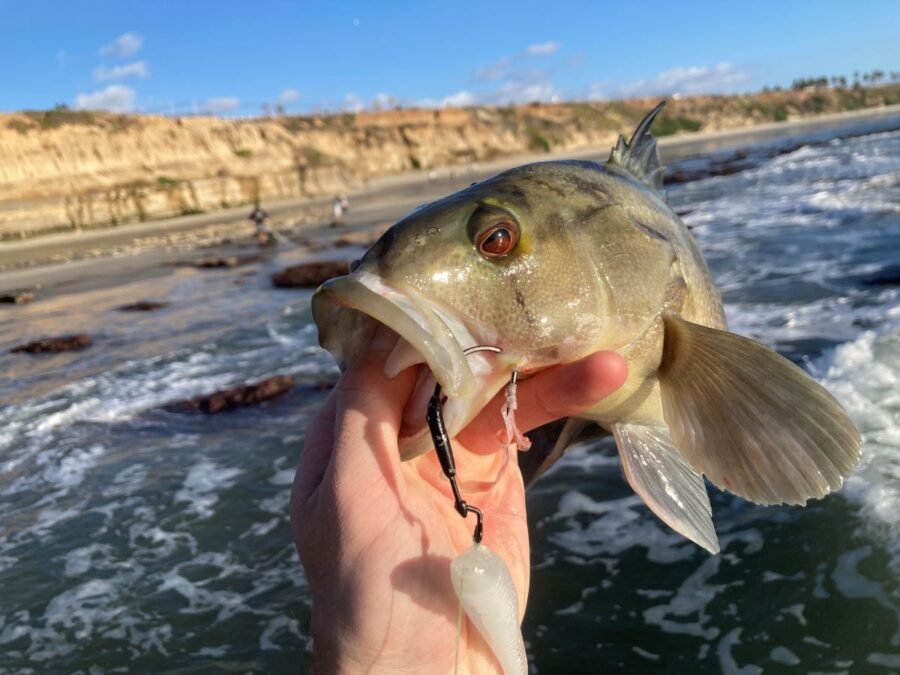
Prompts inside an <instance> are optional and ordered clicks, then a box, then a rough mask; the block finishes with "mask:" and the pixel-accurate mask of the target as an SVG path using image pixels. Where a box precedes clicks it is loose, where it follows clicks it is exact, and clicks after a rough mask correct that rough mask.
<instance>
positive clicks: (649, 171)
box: [607, 101, 666, 192]
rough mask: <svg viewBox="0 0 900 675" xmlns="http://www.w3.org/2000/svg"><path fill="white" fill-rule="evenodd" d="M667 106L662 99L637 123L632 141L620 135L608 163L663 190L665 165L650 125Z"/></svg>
mask: <svg viewBox="0 0 900 675" xmlns="http://www.w3.org/2000/svg"><path fill="white" fill-rule="evenodd" d="M665 107H666V102H665V101H661V102H660V103H659V105H657V106H656V107H655V108H654V109H653V110H651V111H650V112H649V113H647V116H646V117H644V119H642V120H641V123H640V124H638V125H637V129H635V130H634V133H633V134H632V135H631V141H630V142H626V141H625V137H624V136H619V142H618V143H616V147H614V148H613V149H612V152H611V153H610V154H609V160H608V161H607V164H615V165H616V166H619V167H621V168H622V169H624V170H625V171H627V172H628V173H630V174H631V175H632V176H634V177H635V178H637V179H638V180H639V181H641V182H642V183H643V184H644V185H647V186H648V187H651V188H653V189H654V190H656V191H657V192H662V186H663V165H662V162H661V161H660V160H659V152H658V150H657V149H656V139H655V138H653V134H651V133H650V127H652V126H653V121H654V120H655V119H656V116H657V115H659V113H661V112H662V109H663V108H665Z"/></svg>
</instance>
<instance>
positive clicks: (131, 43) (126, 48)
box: [100, 33, 144, 58]
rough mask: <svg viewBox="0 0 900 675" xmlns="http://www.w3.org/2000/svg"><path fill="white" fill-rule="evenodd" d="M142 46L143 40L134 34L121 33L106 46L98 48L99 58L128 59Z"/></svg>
mask: <svg viewBox="0 0 900 675" xmlns="http://www.w3.org/2000/svg"><path fill="white" fill-rule="evenodd" d="M143 46H144V38H143V37H141V36H140V35H137V34H136V33H123V34H122V35H120V36H119V37H117V38H116V39H115V40H113V41H112V42H111V43H109V44H108V45H104V46H102V47H101V48H100V54H101V56H117V57H119V58H128V57H129V56H134V55H135V54H137V53H138V52H139V51H141V47H143Z"/></svg>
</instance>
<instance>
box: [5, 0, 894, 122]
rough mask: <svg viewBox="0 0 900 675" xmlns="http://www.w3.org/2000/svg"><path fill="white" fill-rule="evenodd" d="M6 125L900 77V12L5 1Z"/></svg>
mask: <svg viewBox="0 0 900 675" xmlns="http://www.w3.org/2000/svg"><path fill="white" fill-rule="evenodd" d="M0 11H2V17H3V18H2V22H0V111H11V110H20V109H42V108H48V107H52V106H53V105H55V104H57V103H65V104H67V105H69V106H72V107H88V108H95V107H106V108H112V109H115V110H122V111H139V112H165V113H169V112H177V113H188V112H192V111H196V112H202V111H212V112H218V113H221V114H243V115H253V114H258V113H260V112H261V111H262V107H263V105H264V104H265V103H268V104H270V105H273V106H274V105H275V104H276V103H278V102H279V101H280V102H281V103H282V104H283V105H284V107H285V108H286V109H287V110H288V111H289V112H298V113H305V112H310V111H316V110H352V109H357V108H360V107H371V106H372V105H373V103H378V104H381V105H384V104H394V103H400V104H403V105H408V106H411V105H430V106H439V105H446V104H452V103H456V104H471V103H478V102H484V103H509V102H527V101H530V100H553V99H562V100H571V99H586V98H617V97H621V96H623V95H667V94H673V93H681V94H690V93H698V92H713V93H717V92H722V93H727V92H738V91H754V90H758V89H761V88H762V87H763V86H764V85H776V84H777V85H782V86H784V85H789V84H790V82H791V81H792V80H793V79H794V78H796V77H801V76H813V75H841V74H843V75H847V76H850V75H852V73H853V71H861V72H865V71H869V70H872V69H875V68H880V69H882V70H886V71H891V70H900V39H898V37H897V36H898V35H900V2H897V1H894V0H890V1H887V0H886V1H883V2H876V1H859V0H858V1H857V2H852V3H851V2H846V1H844V2H837V1H834V2H832V1H828V0H819V1H800V0H795V1H790V0H779V1H777V2H771V1H769V0H757V1H754V2H745V3H738V2H734V1H732V2H687V1H682V2H672V1H671V0H669V1H668V2H655V1H644V2H634V3H626V2H621V1H620V2H615V3H613V2H590V3H588V2H584V3H578V2H568V1H567V0H541V1H540V2H533V1H531V0H519V1H518V2H499V1H498V2H489V1H488V0H482V1H481V2H447V1H446V0H445V1H443V2H431V1H425V2H417V3H392V4H389V3H378V2H373V1H370V2H335V1H331V2H318V3H314V2H274V1H269V0H256V1H254V2H247V1H246V0H244V1H241V2H232V1H230V0H222V1H219V2H215V3H212V2H199V1H196V0H180V1H179V2H174V1H170V0H153V1H151V2H145V1H144V2H130V1H126V0H119V1H116V2H101V1H99V0H97V1H86V0H58V1H57V2H48V1H45V0H29V1H28V2H21V1H16V2H13V1H11V0H0Z"/></svg>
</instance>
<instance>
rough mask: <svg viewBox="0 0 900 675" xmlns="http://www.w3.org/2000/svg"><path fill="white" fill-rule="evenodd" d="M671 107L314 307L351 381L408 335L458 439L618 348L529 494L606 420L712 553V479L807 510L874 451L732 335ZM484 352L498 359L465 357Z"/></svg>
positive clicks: (406, 238)
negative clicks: (504, 394)
mask: <svg viewBox="0 0 900 675" xmlns="http://www.w3.org/2000/svg"><path fill="white" fill-rule="evenodd" d="M664 104H665V103H664V102H663V103H660V104H659V105H658V106H657V107H656V108H654V109H653V110H652V111H651V112H650V113H649V114H648V115H647V116H646V117H645V118H644V119H643V120H642V121H641V122H640V124H639V125H638V126H637V128H636V129H635V131H634V133H633V134H632V136H631V138H630V140H626V138H625V137H624V136H620V137H619V139H618V142H617V143H616V145H615V146H614V147H613V149H612V151H611V153H610V155H609V158H608V160H607V161H606V162H602V163H601V162H591V161H546V162H538V163H533V164H526V165H524V166H520V167H516V168H513V169H510V170H507V171H504V172H502V173H500V174H498V175H496V176H494V177H492V178H489V179H486V180H483V181H481V182H477V183H473V184H472V185H471V186H469V187H467V188H465V189H463V190H460V191H459V192H456V193H455V194H451V195H449V196H447V197H445V198H443V199H440V200H438V201H435V202H433V203H431V204H428V205H425V206H423V207H421V208H419V209H417V210H415V211H414V212H412V213H411V214H410V215H408V216H407V217H405V218H403V219H402V220H400V221H399V222H397V223H396V224H395V225H393V226H392V227H391V228H389V229H388V230H387V231H386V232H385V233H384V234H383V236H381V237H380V238H379V239H378V240H377V241H376V242H375V243H374V244H373V245H372V246H371V248H370V249H369V250H368V251H367V252H366V253H365V254H364V255H363V256H362V257H361V258H360V259H359V260H357V261H355V262H354V263H353V264H351V266H350V272H349V273H348V274H346V275H344V276H341V277H337V278H334V279H332V280H330V281H328V282H326V283H325V284H323V285H322V286H321V287H320V288H319V289H318V290H317V291H316V293H315V294H314V297H313V300H312V312H313V317H314V320H315V323H316V325H317V327H318V331H319V341H320V344H321V345H322V346H323V347H324V348H325V349H327V350H328V351H329V352H330V353H331V354H332V355H333V356H334V357H335V359H336V360H337V362H338V363H339V365H341V367H346V366H347V365H348V364H350V363H353V362H355V361H356V360H358V359H361V358H365V357H366V352H367V349H368V345H369V342H370V341H371V338H372V335H373V332H374V330H375V327H377V326H378V324H385V325H387V326H388V327H389V328H391V329H393V330H394V331H395V332H396V333H398V334H399V335H400V337H401V338H402V339H401V340H400V341H399V342H398V344H397V346H396V347H395V348H394V350H393V351H392V352H391V354H390V355H389V357H388V359H387V362H386V364H385V371H386V373H387V374H388V375H389V376H394V375H396V374H397V373H399V372H400V371H402V370H403V369H405V368H407V367H411V366H417V367H419V368H420V372H419V378H418V386H417V389H416V393H414V395H413V403H411V404H410V405H411V406H413V407H415V406H416V405H418V406H420V407H421V408H422V410H424V403H423V401H424V400H425V399H426V398H427V396H428V395H429V394H430V388H433V386H434V383H435V382H437V383H439V384H440V386H441V387H442V389H443V392H444V393H445V394H446V395H447V401H446V404H445V407H444V416H445V421H446V425H447V430H448V432H449V434H450V436H453V435H455V434H456V433H458V432H459V431H460V430H462V429H463V428H465V426H466V425H467V424H468V423H469V422H470V421H471V420H472V419H474V417H475V416H476V415H477V414H478V413H479V412H480V411H481V410H482V409H483V408H484V407H485V405H486V404H487V403H488V402H489V401H490V400H491V399H492V398H493V397H494V396H495V395H496V394H497V393H498V392H499V391H500V390H501V389H502V388H503V387H504V386H506V384H507V383H508V382H509V381H510V378H511V375H512V374H513V373H514V372H517V373H518V374H519V377H520V378H524V377H527V376H528V375H529V374H530V373H535V372H538V371H540V370H542V369H545V368H548V367H551V366H555V365H558V364H565V363H570V362H573V361H576V360H579V359H581V358H583V357H585V356H587V355H589V354H592V353H594V352H597V351H599V350H612V351H615V352H617V353H619V354H620V355H621V356H622V357H623V358H624V359H625V361H626V362H627V365H628V377H627V379H626V381H625V383H624V385H623V386H622V387H621V388H620V389H619V390H617V391H616V392H615V393H614V394H612V395H611V396H609V397H607V398H605V399H603V400H601V401H597V402H596V403H595V404H594V405H592V406H591V407H590V408H588V409H587V410H585V411H584V412H583V413H581V414H580V415H579V416H578V417H577V418H572V419H569V420H567V421H566V422H565V424H564V425H562V430H561V431H560V433H559V434H558V437H557V440H556V441H555V442H554V443H553V444H552V447H550V449H549V450H547V449H546V448H545V454H546V456H545V457H543V458H542V459H541V461H539V462H537V463H536V468H535V469H534V471H533V472H532V474H531V475H530V476H528V477H526V480H527V481H532V480H533V479H534V478H535V477H536V476H539V475H541V474H542V473H543V472H545V471H546V470H547V469H548V468H549V467H550V466H552V464H553V463H554V462H555V461H557V460H558V459H559V457H560V456H561V455H562V453H563V452H564V450H565V448H566V447H567V446H568V445H569V444H570V443H571V442H572V440H573V439H574V438H575V437H576V435H577V433H578V431H579V430H580V429H582V428H583V427H584V426H585V425H597V426H599V427H600V428H601V429H603V430H605V431H606V432H608V433H610V434H612V436H613V437H614V438H615V443H616V446H617V448H618V452H619V456H620V459H621V466H622V470H623V473H624V476H625V478H626V480H627V481H628V483H629V484H630V486H631V487H632V488H633V489H634V491H635V492H637V493H638V494H639V495H640V496H641V498H642V499H643V501H644V502H645V503H646V505H647V506H648V507H649V508H650V510H651V511H653V513H655V514H656V516H658V517H659V518H660V519H661V520H662V521H663V522H665V523H666V524H667V525H668V526H669V527H671V528H672V529H674V530H675V531H676V532H678V533H680V534H682V535H684V536H685V537H687V538H689V539H690V540H692V541H694V542H695V543H697V544H698V545H699V546H701V547H703V548H705V549H706V550H708V551H710V552H711V553H716V552H718V550H719V545H718V539H717V536H716V533H715V528H714V526H713V522H712V509H711V506H710V501H709V495H708V492H707V487H706V480H708V481H710V482H711V483H712V484H714V485H716V486H717V487H719V488H720V489H723V490H726V491H728V492H730V493H732V494H735V495H738V496H739V497H742V498H744V499H747V500H749V501H752V502H755V503H758V504H794V505H802V504H805V503H806V502H807V501H808V500H810V499H817V498H821V497H824V496H825V495H826V494H828V493H830V492H832V491H834V490H837V489H838V488H839V487H840V486H841V485H842V483H843V481H844V480H845V479H846V478H847V477H848V476H849V475H850V474H851V473H852V471H853V469H854V468H855V467H856V465H857V464H858V462H859V459H860V453H861V439H860V435H859V433H858V431H857V430H856V428H855V427H854V425H853V423H852V421H851V420H850V419H849V417H848V416H847V414H846V412H845V411H844V409H843V408H842V407H841V405H840V404H839V403H838V402H837V401H836V400H835V398H834V397H833V396H832V395H831V394H830V393H828V391H826V390H825V389H824V388H823V387H822V386H821V385H820V384H818V383H817V382H816V381H815V380H813V379H812V378H811V377H810V376H809V375H808V374H807V373H806V372H805V371H803V370H802V369H801V368H799V367H798V366H796V365H794V364H793V363H791V362H790V361H789V360H787V359H785V358H784V357H782V356H780V355H779V354H777V353H776V352H774V351H773V350H771V349H769V348H767V347H765V346H764V345H762V344H760V343H758V342H756V341H754V340H751V339H749V338H746V337H743V336H740V335H737V334H735V333H732V332H730V331H728V328H727V323H726V317H725V312H724V310H723V304H722V299H721V295H720V292H719V290H718V289H717V288H716V286H715V284H714V282H713V279H712V277H711V275H710V271H709V268H708V267H707V264H706V262H705V260H704V258H703V255H702V253H701V251H700V248H699V247H698V245H697V242H696V241H695V240H694V237H693V235H692V233H691V232H690V231H689V229H688V228H687V227H686V226H685V224H684V223H683V222H682V221H681V219H680V218H679V217H678V216H677V215H676V213H675V212H674V211H673V210H672V208H671V207H670V206H669V205H668V203H667V202H666V197H665V193H664V190H663V171H664V167H663V164H662V162H661V161H660V157H659V151H658V147H657V143H656V140H655V138H654V137H653V134H652V131H651V127H652V125H653V122H654V120H655V119H656V117H657V115H659V113H660V112H661V111H662V109H663V106H664ZM474 345H493V346H496V347H499V348H500V349H501V350H502V352H501V353H500V354H490V353H478V354H473V355H471V356H466V355H465V354H464V350H466V349H467V348H469V347H472V346H474ZM422 418H423V419H424V412H423V414H422ZM405 426H407V427H408V428H407V429H405V431H404V433H403V435H402V437H401V438H400V454H401V458H402V459H403V460H412V459H413V458H415V457H418V456H419V455H421V454H423V453H425V452H428V451H429V450H431V449H432V447H433V443H432V440H431V437H430V435H429V434H428V431H427V429H426V428H425V425H424V422H423V423H422V424H421V425H419V426H416V425H415V424H410V425H405Z"/></svg>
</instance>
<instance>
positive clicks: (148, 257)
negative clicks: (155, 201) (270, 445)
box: [0, 106, 900, 298]
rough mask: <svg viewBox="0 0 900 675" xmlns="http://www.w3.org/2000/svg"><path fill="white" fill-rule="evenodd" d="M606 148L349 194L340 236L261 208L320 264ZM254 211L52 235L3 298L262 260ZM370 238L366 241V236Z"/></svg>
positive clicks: (682, 146)
mask: <svg viewBox="0 0 900 675" xmlns="http://www.w3.org/2000/svg"><path fill="white" fill-rule="evenodd" d="M897 115H900V106H891V107H887V108H876V109H869V110H860V111H854V112H851V113H840V114H836V115H823V116H820V117H816V118H812V119H804V120H797V121H792V122H782V123H775V124H766V125H760V126H756V127H748V128H744V129H735V130H728V131H722V132H711V133H702V134H691V135H683V136H675V137H667V138H663V139H661V140H660V150H661V154H662V156H663V160H664V161H666V162H671V161H674V160H677V159H681V158H684V157H688V156H691V155H696V154H701V153H707V152H713V151H717V150H726V149H728V148H734V147H738V146H742V145H746V144H749V143H753V142H759V141H764V140H770V139H777V138H784V137H789V136H792V135H798V134H808V133H815V132H819V131H824V130H827V129H833V128H837V127H841V126H844V125H852V124H855V123H858V122H863V121H867V120H873V119H878V118H887V117H891V116H897ZM608 152H609V148H608V147H602V148H598V147H593V148H585V149H582V150H577V151H568V152H562V153H551V154H541V155H531V156H521V157H511V158H504V159H502V160H498V161H495V162H491V163H479V164H477V165H473V166H471V167H447V168H443V169H440V170H437V171H433V172H431V173H430V174H424V173H422V172H418V173H410V174H403V175H399V176H390V177H386V178H382V179H379V180H377V181H371V182H370V183H369V184H368V185H365V186H363V187H361V188H360V189H359V190H357V191H355V192H352V193H350V203H351V208H350V210H349V212H348V214H347V217H346V219H345V221H346V222H345V224H344V225H343V226H341V227H340V228H332V227H329V225H330V222H329V220H330V199H329V198H326V197H319V198H315V199H303V200H298V199H295V200H285V201H281V202H268V203H265V204H264V205H263V206H264V208H265V209H266V210H267V211H268V212H269V214H270V216H271V218H270V222H269V225H270V227H272V229H273V230H275V231H276V232H277V233H278V236H279V239H280V243H279V246H278V247H277V249H278V250H277V251H272V252H268V253H266V255H267V256H269V257H271V258H275V257H277V256H278V255H279V253H278V251H281V252H282V253H284V252H286V251H291V255H290V257H291V258H292V259H294V260H296V259H297V257H298V256H299V257H304V256H303V255H302V254H303V253H304V251H305V252H306V253H308V256H306V257H320V256H322V255H333V253H331V254H329V252H328V251H329V249H330V248H331V244H332V243H333V241H334V240H336V239H338V238H340V237H342V236H344V235H346V234H350V235H351V236H353V237H355V238H358V239H359V240H360V241H361V242H363V243H364V242H365V241H366V240H367V237H368V239H371V238H374V236H375V235H376V234H377V232H378V231H380V229H383V228H384V227H386V226H387V225H388V224H390V223H392V222H394V221H396V220H397V219H399V218H401V217H402V216H403V215H405V214H406V213H408V212H409V211H410V210H412V209H413V208H415V207H416V206H418V205H420V204H423V203H427V202H429V201H432V200H434V199H437V198H439V197H441V196H443V195H446V194H448V193H450V192H453V191H455V190H458V189H460V188H461V187H464V186H465V185H468V184H469V183H471V182H473V181H476V180H481V179H483V178H485V177H488V176H491V175H493V174H495V173H497V172H499V171H502V170H504V169H506V168H509V167H512V166H517V165H519V164H524V163H527V162H529V161H541V160H549V159H564V158H570V159H604V158H605V157H606V156H607V154H608ZM249 210H250V209H249V207H241V208H235V209H229V210H226V211H220V212H216V213H209V214H201V215H195V216H183V217H179V218H171V219H166V220H158V221H151V222H145V223H136V224H132V225H124V226H118V227H109V228H103V229H96V230H90V231H84V232H73V233H65V234H57V235H48V236H44V237H39V238H35V239H29V240H25V241H21V242H11V243H4V244H2V245H0V293H5V292H10V291H16V290H20V289H36V290H37V295H38V298H40V297H47V295H49V294H58V293H66V292H75V291H80V290H87V289H89V288H97V287H108V286H113V285H117V284H119V283H125V282H132V281H135V280H138V279H141V278H149V277H154V276H160V275H165V274H168V273H170V272H171V271H172V270H173V269H175V268H176V267H177V266H178V265H180V264H189V263H190V262H192V261H196V260H197V259H200V258H204V257H214V256H215V257H223V256H229V255H248V254H250V253H258V252H259V249H258V248H257V247H256V245H255V243H254V242H253V240H252V232H253V227H252V224H251V223H250V222H249V220H247V215H248V213H249ZM370 231H371V233H370V234H368V235H367V233H369V232H370Z"/></svg>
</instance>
